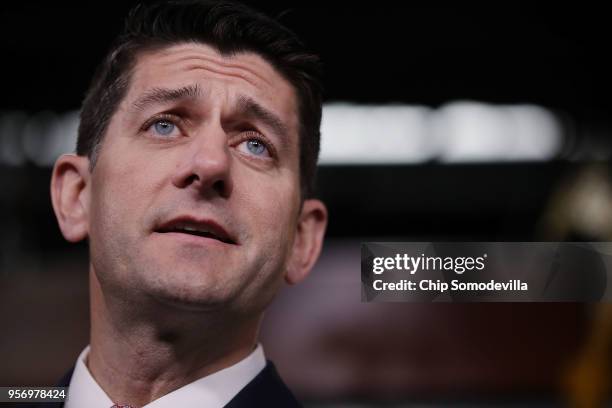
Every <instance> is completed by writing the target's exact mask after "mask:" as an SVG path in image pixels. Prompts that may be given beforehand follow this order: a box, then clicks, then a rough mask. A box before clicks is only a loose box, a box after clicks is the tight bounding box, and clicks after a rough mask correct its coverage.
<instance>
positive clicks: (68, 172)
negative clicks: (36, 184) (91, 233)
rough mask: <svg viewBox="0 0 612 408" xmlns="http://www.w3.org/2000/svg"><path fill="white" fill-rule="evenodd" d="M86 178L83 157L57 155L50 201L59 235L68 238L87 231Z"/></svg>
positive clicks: (83, 235)
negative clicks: (59, 231) (60, 232)
mask: <svg viewBox="0 0 612 408" xmlns="http://www.w3.org/2000/svg"><path fill="white" fill-rule="evenodd" d="M88 182H89V160H88V159H87V157H83V156H77V155H74V154H64V155H62V156H61V157H60V158H59V159H57V161H56V162H55V166H54V167H53V174H52V175H51V202H52V204H53V211H54V212H55V216H56V218H57V222H58V224H59V227H60V230H61V231H62V235H64V238H66V239H67V240H68V241H70V242H78V241H81V240H82V239H85V238H86V237H87V234H88V217H87V210H88V209H87V203H88V202H89V199H88V197H87V194H89V191H88V188H87V186H88Z"/></svg>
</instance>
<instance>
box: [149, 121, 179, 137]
mask: <svg viewBox="0 0 612 408" xmlns="http://www.w3.org/2000/svg"><path fill="white" fill-rule="evenodd" d="M175 127H176V126H175V125H174V123H172V122H169V121H167V120H158V121H157V122H155V123H154V124H153V128H154V129H155V132H157V133H159V134H160V135H162V136H168V135H169V134H171V133H172V132H174V128H175Z"/></svg>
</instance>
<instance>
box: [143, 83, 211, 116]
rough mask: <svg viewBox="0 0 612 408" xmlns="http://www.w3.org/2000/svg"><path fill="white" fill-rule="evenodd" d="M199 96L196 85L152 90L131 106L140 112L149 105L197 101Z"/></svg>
mask: <svg viewBox="0 0 612 408" xmlns="http://www.w3.org/2000/svg"><path fill="white" fill-rule="evenodd" d="M200 95H202V91H201V89H200V87H199V86H198V85H197V84H193V85H187V86H184V87H181V88H176V89H170V88H152V89H150V90H148V91H147V92H145V94H144V95H142V96H141V97H140V98H138V99H137V100H136V101H134V103H132V106H133V107H134V109H136V110H139V111H142V110H144V109H146V108H147V107H148V106H149V105H153V104H162V103H167V102H173V101H177V100H181V99H197V98H198V97H199V96H200Z"/></svg>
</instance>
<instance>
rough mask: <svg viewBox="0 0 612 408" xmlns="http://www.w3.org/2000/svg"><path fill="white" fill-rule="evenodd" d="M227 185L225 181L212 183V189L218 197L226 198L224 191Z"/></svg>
mask: <svg viewBox="0 0 612 408" xmlns="http://www.w3.org/2000/svg"><path fill="white" fill-rule="evenodd" d="M226 187H227V185H226V183H225V181H223V180H217V181H215V182H214V183H213V186H212V188H213V189H214V190H215V191H216V192H217V193H218V194H219V195H220V196H226V195H227V193H228V192H227V191H226V190H227V189H226Z"/></svg>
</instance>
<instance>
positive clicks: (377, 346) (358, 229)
mask: <svg viewBox="0 0 612 408" xmlns="http://www.w3.org/2000/svg"><path fill="white" fill-rule="evenodd" d="M133 3H134V2H130V1H126V2H123V3H122V4H120V5H113V6H109V5H108V4H107V3H103V2H95V3H86V2H81V3H80V4H79V5H71V6H68V5H61V4H57V3H55V2H48V3H44V4H41V5H32V4H28V5H26V4H20V3H19V4H18V3H13V4H10V5H6V4H5V5H3V6H1V7H2V8H1V9H0V10H1V13H2V15H1V16H0V17H1V21H2V24H0V49H1V50H2V55H3V57H4V60H3V63H2V68H1V70H2V71H1V72H2V74H3V75H2V79H3V81H2V95H3V97H2V98H1V99H0V217H1V221H2V228H1V229H0V323H1V326H0V385H3V386H8V385H52V384H54V383H55V382H56V381H57V380H58V379H59V378H60V377H61V375H62V374H63V373H64V372H65V371H66V370H68V369H69V368H70V367H71V366H72V365H73V363H74V361H75V360H76V357H77V356H78V354H79V353H80V351H81V350H82V348H83V347H85V345H86V344H87V342H88V324H89V316H88V313H89V311H88V289H87V248H86V246H85V245H84V244H80V245H76V246H75V245H71V244H68V243H66V242H64V240H63V238H62V236H61V235H60V232H59V229H58V227H57V224H56V222H55V218H54V216H53V213H52V209H51V204H50V199H49V192H48V189H49V180H50V175H51V166H52V164H53V162H54V160H55V158H56V157H57V156H58V155H59V154H61V153H62V152H69V151H72V150H73V149H74V143H75V140H76V127H77V120H78V109H79V106H80V102H81V99H82V98H83V95H84V92H85V90H86V88H87V85H88V83H89V81H90V78H91V76H92V73H93V71H94V67H95V66H96V64H97V63H98V62H99V61H100V60H101V59H102V57H103V55H104V53H105V51H106V50H107V48H108V46H109V45H110V42H111V40H112V39H113V37H114V35H115V34H116V33H117V32H118V31H119V29H120V27H121V24H122V19H123V17H124V16H125V14H126V12H127V10H128V9H129V8H130V6H131V5H132V4H133ZM249 3H250V4H252V5H254V6H255V7H257V8H259V9H260V10H263V11H265V12H267V13H268V14H271V15H273V16H277V15H280V16H281V17H280V19H281V21H282V22H284V23H285V24H286V25H288V26H289V27H290V28H292V29H293V30H294V31H296V32H297V33H298V35H299V36H300V37H301V38H302V39H303V40H304V42H305V43H306V44H307V45H308V46H309V47H310V48H311V49H313V50H314V51H316V52H318V53H319V54H320V55H321V56H322V59H323V61H324V64H325V89H326V91H325V95H326V98H325V99H326V104H325V108H324V117H323V125H322V135H323V136H322V138H323V139H322V153H321V166H320V171H319V179H318V185H319V195H320V197H321V198H322V199H323V200H324V201H325V202H326V203H327V205H328V208H329V211H330V224H329V229H328V234H327V239H326V243H325V249H324V253H323V255H322V258H321V260H320V262H319V263H318V265H317V267H316V269H315V270H314V271H313V273H312V276H311V277H310V278H309V279H308V280H306V281H305V282H304V283H302V284H301V285H299V286H296V287H292V288H287V289H286V290H284V291H283V292H282V293H281V294H280V295H279V296H278V297H277V299H276V301H275V303H274V305H273V306H272V308H271V309H270V311H269V312H268V313H267V315H266V319H265V322H264V326H263V329H262V335H261V337H262V342H263V344H264V348H265V350H266V353H267V355H268V357H269V358H271V359H272V360H274V361H275V362H276V365H277V367H278V369H279V371H280V372H281V374H282V376H283V377H284V378H285V379H286V381H287V382H288V384H289V385H290V386H291V387H292V388H293V389H294V390H295V392H296V393H297V394H298V396H299V397H300V398H301V399H302V400H304V401H305V402H307V403H308V406H312V407H368V406H481V405H482V406H580V407H597V406H604V405H605V404H606V401H607V400H608V399H607V398H608V397H609V392H610V387H609V383H610V378H611V377H610V372H611V371H610V365H611V363H612V356H611V344H612V338H611V337H612V312H611V311H610V308H609V306H608V305H588V304H578V303H538V304H534V303H481V304H442V303H433V304H366V303H361V300H360V243H361V242H362V241H375V240H378V241H429V240H439V241H455V240H461V241H563V240H567V241H612V239H611V236H612V190H611V188H612V184H611V181H610V164H609V160H610V156H611V154H612V118H611V116H610V108H611V105H612V103H611V102H612V80H611V72H612V63H611V62H610V59H609V58H607V57H608V56H607V54H608V53H609V49H610V38H612V37H611V35H610V34H611V33H610V31H611V30H612V28H611V27H612V26H611V25H610V24H609V21H608V19H609V18H608V14H607V13H606V12H604V10H603V6H602V8H600V9H597V8H593V7H592V5H588V6H587V5H586V4H582V3H574V4H570V5H567V6H565V5H561V4H560V3H557V4H555V5H554V7H544V6H535V5H533V4H531V3H520V2H503V3H497V2H496V3H495V4H490V5H488V6H483V5H478V6H476V5H474V6H468V5H465V4H461V5H454V6H444V5H441V4H437V5H423V4H420V5H401V6H398V5H397V4H395V3H394V2H390V1H377V2H375V3H372V4H370V5H367V6H366V5H358V4H354V3H350V2H346V3H341V2H339V3H336V2H334V5H333V6H330V5H327V4H319V5H317V4H314V3H312V2H306V1H303V2H265V3H264V2H253V1H251V2H249ZM576 273H588V271H576Z"/></svg>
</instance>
